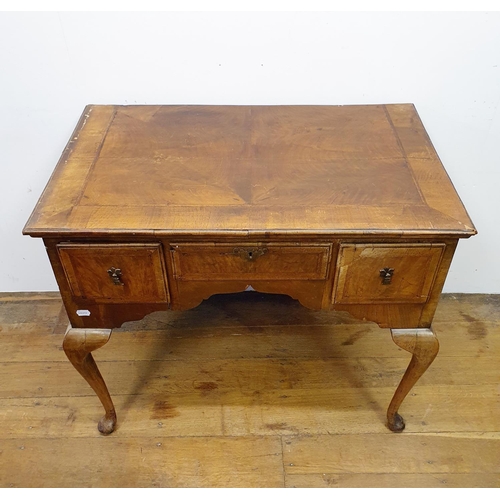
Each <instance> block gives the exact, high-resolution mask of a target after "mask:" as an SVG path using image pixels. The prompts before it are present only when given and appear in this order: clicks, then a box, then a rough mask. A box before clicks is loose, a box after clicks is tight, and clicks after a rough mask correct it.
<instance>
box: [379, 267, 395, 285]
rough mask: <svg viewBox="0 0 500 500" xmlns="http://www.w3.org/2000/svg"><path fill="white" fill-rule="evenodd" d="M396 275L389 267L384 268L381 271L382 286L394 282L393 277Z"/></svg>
mask: <svg viewBox="0 0 500 500" xmlns="http://www.w3.org/2000/svg"><path fill="white" fill-rule="evenodd" d="M393 274H394V269H392V268H389V267H384V269H381V270H380V277H381V278H382V285H390V284H391V282H392V275H393Z"/></svg>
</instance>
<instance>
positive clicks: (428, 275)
mask: <svg viewBox="0 0 500 500" xmlns="http://www.w3.org/2000/svg"><path fill="white" fill-rule="evenodd" d="M444 248H445V245H444V244H408V245H395V244H373V245H369V244H363V245H361V244H360V245H355V244H342V245H341V246H340V251H339V256H338V260H337V272H336V284H335V287H334V294H333V302H334V303H336V304H377V303H405V302H408V303H424V302H426V301H427V299H428V297H429V294H430V292H431V289H432V285H433V283H434V279H435V276H436V273H437V270H438V267H439V263H440V261H441V257H442V255H443V251H444Z"/></svg>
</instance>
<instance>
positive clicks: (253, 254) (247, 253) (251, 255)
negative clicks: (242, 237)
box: [233, 248, 267, 262]
mask: <svg viewBox="0 0 500 500" xmlns="http://www.w3.org/2000/svg"><path fill="white" fill-rule="evenodd" d="M265 253H267V248H235V249H234V250H233V254H234V255H239V256H240V257H242V258H243V259H245V260H248V261H249V262H252V261H254V260H256V259H257V257H260V256H262V255H264V254H265Z"/></svg>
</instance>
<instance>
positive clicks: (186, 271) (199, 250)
mask: <svg viewBox="0 0 500 500" xmlns="http://www.w3.org/2000/svg"><path fill="white" fill-rule="evenodd" d="M171 247H172V258H173V264H174V274H175V277H176V279H178V280H184V281H209V280H211V281H225V280H246V279H253V280H268V281H272V280H324V279H326V277H327V273H328V264H329V260H330V254H331V245H329V244H324V245H305V246H302V245H291V244H290V245H287V244H280V243H276V244H275V243H269V244H259V243H256V244H247V243H244V244H237V243H235V244H234V245H228V244H217V243H213V244H211V245H209V244H204V243H200V244H196V243H179V244H172V245H171Z"/></svg>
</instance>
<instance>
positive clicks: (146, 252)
mask: <svg viewBox="0 0 500 500" xmlns="http://www.w3.org/2000/svg"><path fill="white" fill-rule="evenodd" d="M57 251H58V253H59V257H60V259H61V263H62V265H63V268H64V272H65V273H66V278H67V280H68V283H69V286H70V288H71V291H72V293H73V295H74V296H75V297H77V298H82V299H88V300H93V301H95V302H101V303H106V302H113V303H122V302H124V303H127V302H128V303H155V302H168V299H169V297H168V288H167V279H166V275H165V272H164V264H163V253H162V249H161V245H160V244H159V243H148V244H88V245H86V244H76V243H75V244H73V243H61V244H59V245H57Z"/></svg>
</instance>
